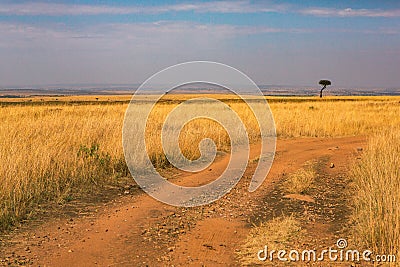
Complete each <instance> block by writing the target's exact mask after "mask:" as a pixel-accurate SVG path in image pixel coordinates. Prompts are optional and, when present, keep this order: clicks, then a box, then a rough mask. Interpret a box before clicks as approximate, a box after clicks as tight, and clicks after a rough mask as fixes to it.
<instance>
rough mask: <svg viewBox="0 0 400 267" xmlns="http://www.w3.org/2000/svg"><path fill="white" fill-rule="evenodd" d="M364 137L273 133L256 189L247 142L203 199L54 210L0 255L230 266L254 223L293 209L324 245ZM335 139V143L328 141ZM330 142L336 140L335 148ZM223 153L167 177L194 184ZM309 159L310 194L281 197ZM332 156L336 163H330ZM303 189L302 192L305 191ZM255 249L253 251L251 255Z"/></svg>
mask: <svg viewBox="0 0 400 267" xmlns="http://www.w3.org/2000/svg"><path fill="white" fill-rule="evenodd" d="M364 144H365V138H362V137H348V138H329V139H320V138H300V139H288V140H278V143H277V154H276V159H275V161H274V164H273V166H272V169H271V171H270V173H269V175H268V177H267V179H266V181H265V182H264V183H263V185H262V186H261V187H260V188H259V189H258V190H257V191H255V192H253V193H249V192H248V185H249V181H250V179H251V175H252V173H253V172H254V169H255V167H256V164H257V162H256V160H254V158H256V156H257V154H258V152H259V147H258V146H252V149H251V153H250V154H251V156H250V164H249V167H248V168H247V169H246V172H245V175H244V177H243V178H242V179H241V180H240V182H239V183H238V185H237V186H236V187H235V188H234V189H232V190H231V192H230V193H229V194H227V195H225V196H224V197H223V198H221V199H220V200H218V201H216V202H214V203H212V204H209V205H206V206H202V207H196V208H178V207H173V206H169V205H166V204H163V203H160V202H158V201H156V200H154V199H153V198H151V197H149V196H148V195H146V194H133V195H132V194H127V195H122V196H121V197H118V198H116V199H114V200H112V201H108V202H107V203H103V204H101V205H100V204H99V205H96V206H95V207H93V208H91V209H89V210H90V212H89V211H88V212H86V213H85V214H79V213H77V214H74V215H68V216H56V217H54V218H49V219H47V220H46V221H45V222H41V223H40V224H38V225H31V226H26V227H24V228H23V229H20V230H18V231H15V232H14V233H11V234H10V236H9V238H8V239H7V240H4V241H3V244H2V246H1V247H0V248H1V252H0V259H1V261H0V263H1V264H4V265H18V264H21V265H33V266H172V265H174V266H187V265H195V266H201V265H204V266H236V265H239V262H238V259H237V256H236V252H237V251H238V250H239V249H240V245H241V244H242V242H243V240H244V238H245V237H246V235H247V233H248V231H249V228H250V227H251V226H252V224H257V223H258V222H261V221H265V220H269V219H271V218H273V217H274V216H277V215H279V214H282V213H285V214H290V213H293V214H296V216H298V217H299V218H301V221H302V225H303V226H304V227H305V228H306V229H307V230H308V231H309V233H310V238H309V239H307V240H304V244H305V245H321V246H326V245H327V244H328V245H329V246H331V245H332V242H334V241H335V239H336V238H337V237H338V236H340V237H343V236H342V232H341V229H343V226H344V225H345V224H346V223H347V216H348V213H349V211H348V203H347V202H346V201H345V200H346V196H345V195H344V193H343V191H344V190H343V187H346V186H347V178H346V173H347V170H348V166H349V162H350V161H349V160H350V159H352V158H355V157H356V153H357V149H356V148H358V147H362V146H364ZM332 147H335V149H330V148H332ZM336 147H338V148H337V149H336ZM228 160H229V157H227V156H226V157H221V158H220V159H219V160H217V161H216V162H215V163H213V165H212V166H211V169H212V171H209V170H207V171H205V172H201V173H197V174H182V175H176V174H175V173H174V176H175V178H173V180H172V181H174V182H176V183H179V184H182V185H186V186H197V185H199V184H205V183H208V182H210V181H212V180H214V179H216V178H217V177H218V173H220V172H222V171H223V170H224V168H225V167H226V165H227V163H228ZM309 160H316V161H317V162H318V164H319V165H318V166H319V167H318V173H319V176H318V177H317V179H316V180H315V183H314V184H313V186H312V187H311V188H310V189H309V191H307V192H306V195H307V196H309V197H311V198H312V199H313V200H314V202H312V201H308V200H309V199H308V200H307V199H299V197H293V196H292V197H286V198H285V197H284V193H283V192H281V191H280V189H279V185H280V183H282V181H283V179H284V177H285V176H286V175H288V174H290V173H292V172H294V171H296V170H297V169H299V168H301V167H302V166H303V164H304V163H305V162H307V161H309ZM331 162H333V163H334V165H335V167H334V168H330V163H331ZM304 197H306V196H302V198H304ZM255 257H256V255H255Z"/></svg>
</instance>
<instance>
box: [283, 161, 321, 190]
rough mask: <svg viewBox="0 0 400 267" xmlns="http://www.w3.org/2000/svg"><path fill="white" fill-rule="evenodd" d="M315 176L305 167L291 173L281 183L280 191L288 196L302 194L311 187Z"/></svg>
mask: <svg viewBox="0 0 400 267" xmlns="http://www.w3.org/2000/svg"><path fill="white" fill-rule="evenodd" d="M315 176H316V172H315V170H314V169H313V168H312V167H305V168H301V169H299V170H297V171H296V172H294V173H291V174H290V175H289V177H288V178H287V179H286V180H285V181H284V182H283V183H282V189H283V190H284V191H285V192H286V193H290V194H304V193H305V191H306V189H307V188H309V187H310V186H311V184H312V183H313V181H314V178H315Z"/></svg>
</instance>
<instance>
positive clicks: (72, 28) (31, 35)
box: [0, 0, 400, 87]
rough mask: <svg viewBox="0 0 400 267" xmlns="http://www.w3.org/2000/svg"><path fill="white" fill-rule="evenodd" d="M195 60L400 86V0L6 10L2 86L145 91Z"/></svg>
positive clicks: (304, 77) (0, 48) (1, 4)
mask: <svg viewBox="0 0 400 267" xmlns="http://www.w3.org/2000/svg"><path fill="white" fill-rule="evenodd" d="M192 60H210V61H217V62H221V63H225V64H228V65H231V66H233V67H235V68H237V69H239V70H241V71H243V72H245V73H246V74H247V75H248V76H249V77H250V78H252V79H253V80H254V81H255V82H257V83H258V84H281V85H313V84H315V83H317V82H318V80H319V79H321V78H327V79H331V80H332V81H333V84H334V85H336V86H343V87H355V86H356V87H400V75H399V69H400V1H360V0H350V1H321V0H320V1H311V0H308V1H90V0H86V1H40V2H38V1H30V2H26V1H0V86H16V85H21V86H22V85H24V86H29V85H40V84H76V83H121V84H129V83H141V82H143V81H144V80H145V79H146V78H148V77H149V76H151V75H152V74H154V73H155V72H157V71H159V70H161V69H163V68H165V67H168V66H170V65H173V64H177V63H181V62H185V61H192Z"/></svg>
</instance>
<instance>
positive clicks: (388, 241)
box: [352, 129, 400, 261]
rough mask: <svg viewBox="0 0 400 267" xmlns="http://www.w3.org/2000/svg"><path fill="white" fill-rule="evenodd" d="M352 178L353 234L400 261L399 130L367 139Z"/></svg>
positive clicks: (361, 241)
mask: <svg viewBox="0 0 400 267" xmlns="http://www.w3.org/2000/svg"><path fill="white" fill-rule="evenodd" d="M352 177H353V179H354V192H355V197H354V203H355V206H354V212H353V213H354V214H353V219H354V221H355V224H356V233H355V237H356V238H357V239H358V242H359V243H360V244H361V245H363V246H364V247H368V248H370V249H371V250H372V251H374V252H375V253H379V254H386V255H396V256H397V261H399V260H400V254H399V252H400V209H399V203H400V131H399V129H397V130H394V129H392V130H382V132H381V133H379V134H375V135H374V136H372V137H371V138H370V141H369V145H368V148H367V150H366V152H365V153H364V155H363V157H362V159H361V161H360V162H359V163H357V164H355V166H354V169H353V170H352Z"/></svg>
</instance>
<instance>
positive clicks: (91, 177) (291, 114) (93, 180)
mask: <svg viewBox="0 0 400 267" xmlns="http://www.w3.org/2000/svg"><path fill="white" fill-rule="evenodd" d="M190 97H194V96H179V95H172V96H168V98H167V99H166V100H168V101H165V102H163V103H162V104H160V105H158V106H157V107H156V109H155V110H154V111H153V113H152V114H153V116H152V117H151V118H150V120H149V122H148V125H149V128H147V130H148V131H147V150H148V153H149V156H150V158H151V159H152V161H153V164H154V165H155V166H156V167H158V168H163V167H166V166H168V162H167V161H166V159H165V156H164V155H163V151H162V149H161V140H160V132H161V127H162V124H163V118H165V117H166V115H167V114H168V112H169V111H170V110H171V109H172V108H173V107H174V106H176V105H177V104H178V103H179V102H180V101H181V100H183V99H187V98H190ZM106 98H107V99H108V98H110V97H109V96H107V97H106ZM111 98H112V97H111ZM146 98H151V96H143V100H144V101H143V103H142V104H143V105H146V102H145V100H146ZM217 98H220V99H222V100H223V101H224V102H225V103H226V104H228V105H230V106H231V107H232V109H234V110H235V111H237V113H239V114H240V116H241V117H242V119H243V120H244V122H245V126H246V128H247V129H248V133H249V139H250V141H251V142H257V141H258V138H259V130H258V127H257V121H256V120H255V118H254V116H253V115H252V113H251V112H250V110H249V109H248V108H247V107H246V106H245V105H244V104H243V103H241V102H240V101H237V99H234V98H232V96H221V95H217ZM107 99H100V97H99V100H95V101H93V99H92V98H90V99H86V100H85V99H80V100H82V101H83V102H79V101H80V100H79V101H78V99H75V98H74V99H73V100H71V101H72V102H62V101H61V100H58V102H57V103H55V102H54V101H51V102H50V103H47V102H46V101H43V103H42V102H41V100H39V101H36V100H35V101H36V102H35V101H32V103H26V102H25V103H24V104H9V103H8V104H2V103H0V119H1V122H2V124H0V160H1V162H2V164H1V165H0V177H1V183H0V229H4V228H6V227H8V226H10V225H12V224H14V223H16V222H18V221H19V220H20V219H21V218H23V217H24V216H26V214H28V213H29V212H30V211H32V209H33V208H34V207H35V205H36V204H37V203H39V202H44V201H59V202H62V201H64V200H65V199H69V198H70V196H71V195H73V193H74V192H79V191H88V190H89V191H90V190H93V189H95V188H96V187H99V186H101V185H102V184H105V183H109V182H112V181H113V180H115V178H116V177H118V176H119V175H123V174H124V173H125V172H126V166H125V163H124V157H123V150H122V139H121V137H122V136H121V132H122V123H123V118H124V114H125V110H126V108H127V103H118V101H126V97H125V96H124V97H122V98H121V97H114V98H112V100H113V101H108V100H107ZM255 100H256V99H255ZM399 100H400V98H396V97H392V98H376V99H375V98H357V97H354V98H347V97H345V98H326V99H324V100H322V101H320V100H318V99H316V98H300V97H297V98H270V101H271V103H270V106H271V109H272V111H273V114H274V118H275V122H276V125H277V133H278V135H279V136H280V137H293V136H320V137H323V136H346V135H369V134H373V133H376V132H378V131H379V130H380V129H381V128H382V127H388V126H390V125H400V114H399ZM85 101H87V103H86V102H85ZM34 102H35V103H34ZM77 102H79V103H77ZM204 105H207V104H204ZM196 108H201V109H206V108H212V107H210V106H197V107H196ZM383 121H385V123H383ZM387 124H388V125H387ZM185 127H186V128H185V129H184V131H183V132H182V133H181V136H180V147H181V149H182V150H183V152H184V154H185V155H186V156H188V157H189V158H196V157H198V156H199V150H198V142H199V141H200V140H201V138H203V137H209V138H211V139H213V140H214V141H215V142H216V144H217V147H218V148H219V149H222V150H229V137H228V135H227V133H226V132H225V130H224V129H223V128H222V127H221V126H219V125H218V124H216V123H214V122H210V121H207V120H199V121H193V122H191V123H188V124H187V125H186V126H185ZM186 129H187V131H186ZM189 129H190V130H189ZM140 149H143V148H140Z"/></svg>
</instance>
